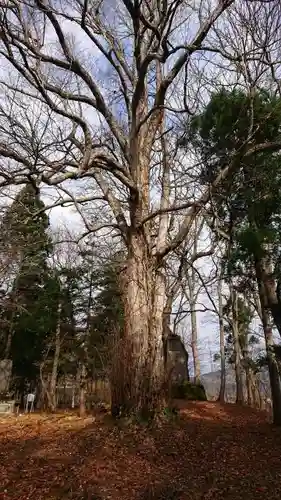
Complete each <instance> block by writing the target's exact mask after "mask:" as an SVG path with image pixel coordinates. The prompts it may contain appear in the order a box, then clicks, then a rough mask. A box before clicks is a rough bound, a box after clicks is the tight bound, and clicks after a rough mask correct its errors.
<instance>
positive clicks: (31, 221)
mask: <svg viewBox="0 0 281 500" xmlns="http://www.w3.org/2000/svg"><path fill="white" fill-rule="evenodd" d="M48 227H49V221H48V217H47V216H46V214H45V213H44V204H43V202H42V201H41V200H40V194H39V191H38V190H37V189H36V188H35V187H34V186H33V185H32V184H28V185H26V186H25V187H24V188H23V189H22V190H21V191H20V193H19V194H18V196H17V197H16V198H15V201H14V202H13V204H12V205H11V207H10V208H9V209H8V211H7V213H6V215H5V216H4V219H3V221H2V232H3V234H4V235H5V240H4V241H3V243H2V251H3V252H9V251H12V255H13V258H15V262H16V264H17V273H16V276H15V278H14V281H13V284H12V288H11V291H10V292H9V294H8V296H7V297H6V301H5V306H6V308H5V310H4V311H3V317H4V318H5V326H6V337H8V336H9V334H11V335H12V343H11V349H10V352H9V353H7V354H8V355H9V356H10V357H11V358H12V360H13V374H14V377H15V380H16V381H19V384H20V385H21V386H22V384H24V383H25V382H24V381H26V383H27V382H28V383H29V384H34V383H35V380H36V378H37V377H38V363H39V362H40V360H41V358H42V355H43V351H44V346H45V343H46V340H47V338H48V336H49V335H50V334H51V333H53V332H54V329H55V327H56V322H57V317H56V312H57V302H58V297H59V284H58V281H57V279H56V277H55V276H54V275H53V273H52V272H51V271H50V269H49V268H48V261H47V259H48V255H49V253H50V251H51V250H52V245H51V240H50V237H49V235H48V234H47V229H48Z"/></svg>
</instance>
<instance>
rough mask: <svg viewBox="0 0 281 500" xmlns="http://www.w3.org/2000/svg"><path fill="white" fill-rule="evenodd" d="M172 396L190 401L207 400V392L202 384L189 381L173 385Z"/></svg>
mask: <svg viewBox="0 0 281 500" xmlns="http://www.w3.org/2000/svg"><path fill="white" fill-rule="evenodd" d="M171 392H172V394H171V395H172V398H173V399H185V400H188V401H207V396H206V392H205V389H204V386H203V385H202V384H193V383H191V382H188V381H184V382H179V383H174V384H173V385H172V391H171Z"/></svg>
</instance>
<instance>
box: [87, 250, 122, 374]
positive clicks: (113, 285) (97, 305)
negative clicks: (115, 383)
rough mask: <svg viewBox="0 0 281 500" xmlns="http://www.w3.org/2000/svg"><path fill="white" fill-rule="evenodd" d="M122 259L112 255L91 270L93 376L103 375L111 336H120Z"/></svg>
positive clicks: (112, 339)
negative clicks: (93, 292) (97, 268)
mask: <svg viewBox="0 0 281 500" xmlns="http://www.w3.org/2000/svg"><path fill="white" fill-rule="evenodd" d="M121 266H122V262H120V260H118V259H114V258H113V259H112V261H111V262H109V263H108V264H106V265H105V266H104V267H103V268H101V269H99V270H98V271H97V272H95V273H94V274H93V282H94V289H95V292H96V291H97V292H96V293H95V295H94V297H93V300H92V306H91V317H90V325H89V326H90V338H89V352H90V358H91V362H92V370H93V373H94V374H95V376H104V374H105V371H106V370H107V369H108V366H109V364H110V361H111V348H112V346H113V342H114V338H115V339H116V336H118V337H119V336H122V332H123V328H124V310H123V302H122V294H121V289H120V281H119V276H120V269H121Z"/></svg>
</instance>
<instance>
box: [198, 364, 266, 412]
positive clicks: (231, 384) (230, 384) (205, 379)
mask: <svg viewBox="0 0 281 500" xmlns="http://www.w3.org/2000/svg"><path fill="white" fill-rule="evenodd" d="M220 376H221V372H220V370H217V371H215V372H210V373H205V374H204V375H202V376H201V381H202V384H203V385H204V387H205V390H206V394H207V398H208V399H209V400H214V399H217V397H218V395H219V390H220ZM257 378H258V383H259V387H260V392H261V394H262V395H263V397H264V398H267V397H270V385H269V377H268V371H267V370H266V369H265V370H263V371H262V372H261V373H259V374H258V377H257ZM244 385H245V384H244ZM225 396H226V401H228V402H230V403H231V402H234V401H235V399H236V384H235V372H234V369H232V368H231V367H228V369H227V373H226V390H225Z"/></svg>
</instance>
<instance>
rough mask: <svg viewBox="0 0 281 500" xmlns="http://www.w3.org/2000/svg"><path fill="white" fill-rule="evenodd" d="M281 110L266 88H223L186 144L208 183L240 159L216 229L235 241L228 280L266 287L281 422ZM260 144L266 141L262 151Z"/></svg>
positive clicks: (223, 188) (225, 186)
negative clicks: (279, 355)
mask: <svg viewBox="0 0 281 500" xmlns="http://www.w3.org/2000/svg"><path fill="white" fill-rule="evenodd" d="M280 111H281V99H280V98H279V97H276V96H274V95H270V94H269V93H268V92H266V91H261V90H260V91H256V92H255V93H253V92H252V93H251V94H245V93H244V92H243V91H242V90H232V91H225V90H221V91H219V92H218V93H217V94H214V95H213V96H212V98H211V100H210V102H209V104H208V105H207V107H206V109H205V110H204V111H203V113H201V114H200V115H199V116H196V117H193V118H192V119H191V121H190V123H189V125H188V132H187V136H186V137H185V138H184V141H186V140H187V138H188V139H189V140H191V142H192V143H193V145H194V147H195V148H196V150H197V152H198V154H199V156H200V157H201V159H202V165H203V166H202V172H201V182H202V183H204V184H207V185H208V184H209V183H210V182H212V181H213V179H214V178H215V177H216V175H217V174H218V173H219V172H220V171H222V170H223V169H224V168H225V167H226V166H227V165H229V163H231V161H232V158H233V157H234V155H235V158H236V160H235V165H233V168H234V175H233V176H232V178H231V180H230V179H228V180H223V181H222V182H220V183H219V184H217V185H216V187H215V188H214V189H212V201H213V203H214V204H215V206H216V214H217V215H216V222H215V224H216V225H218V224H220V225H221V228H222V229H223V230H224V232H226V233H227V234H228V235H229V239H230V243H231V245H230V251H229V252H228V253H227V255H226V259H227V264H228V273H227V278H228V279H229V280H233V278H236V280H237V277H239V278H240V284H241V281H242V283H243V286H244V287H245V285H246V287H247V286H248V292H249V291H250V292H252V291H253V290H254V289H256V288H258V293H259V300H260V305H261V307H260V316H261V320H262V324H263V329H264V334H265V341H266V348H267V357H268V367H269V374H270V381H271V390H272V399H273V413H274V421H275V423H278V424H280V425H281V388H280V380H279V373H278V366H277V362H276V357H275V354H274V346H273V337H272V331H271V325H270V318H269V313H271V314H272V317H273V319H274V322H275V325H276V327H277V328H278V330H279V333H280V335H281V300H280V295H279V293H278V288H280V285H279V283H280V271H279V270H278V267H280V266H279V263H280V262H281V259H280V255H281V253H280V250H281V245H280V234H281V232H280V230H281V227H280V222H281V168H280V165H281V164H280V152H279V150H278V149H277V151H274V149H272V144H273V143H276V139H278V138H281V114H280ZM245 138H248V141H247V142H245ZM257 144H264V148H261V149H260V150H259V152H258V153H257V152H256V150H255V146H256V145H257ZM274 266H275V269H274ZM245 272H246V278H247V279H246V280H245ZM242 274H243V275H244V276H243V279H241V276H242Z"/></svg>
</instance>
